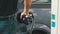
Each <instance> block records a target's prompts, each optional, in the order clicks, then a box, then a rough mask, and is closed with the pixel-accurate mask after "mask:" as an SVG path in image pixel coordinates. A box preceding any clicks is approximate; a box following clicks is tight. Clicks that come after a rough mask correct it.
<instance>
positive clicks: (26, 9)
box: [22, 0, 32, 15]
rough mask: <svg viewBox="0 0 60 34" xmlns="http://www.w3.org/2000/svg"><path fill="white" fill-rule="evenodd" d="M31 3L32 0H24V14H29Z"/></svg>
mask: <svg viewBox="0 0 60 34" xmlns="http://www.w3.org/2000/svg"><path fill="white" fill-rule="evenodd" d="M31 4H32V0H24V11H23V12H22V15H29V9H30V7H31Z"/></svg>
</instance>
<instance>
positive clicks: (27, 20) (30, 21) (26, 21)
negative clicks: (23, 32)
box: [17, 12, 34, 25]
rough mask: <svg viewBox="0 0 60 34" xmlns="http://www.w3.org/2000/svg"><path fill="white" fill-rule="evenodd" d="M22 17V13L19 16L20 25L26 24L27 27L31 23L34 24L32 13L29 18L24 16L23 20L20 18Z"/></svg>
mask: <svg viewBox="0 0 60 34" xmlns="http://www.w3.org/2000/svg"><path fill="white" fill-rule="evenodd" d="M20 16H21V12H20V13H19V14H18V15H17V21H18V22H19V23H24V24H26V25H28V24H29V23H32V21H33V19H34V16H33V14H32V12H30V13H29V15H28V16H24V15H23V16H22V18H20Z"/></svg>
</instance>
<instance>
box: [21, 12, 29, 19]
mask: <svg viewBox="0 0 60 34" xmlns="http://www.w3.org/2000/svg"><path fill="white" fill-rule="evenodd" d="M28 15H29V12H22V13H21V18H22V16H28Z"/></svg>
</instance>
